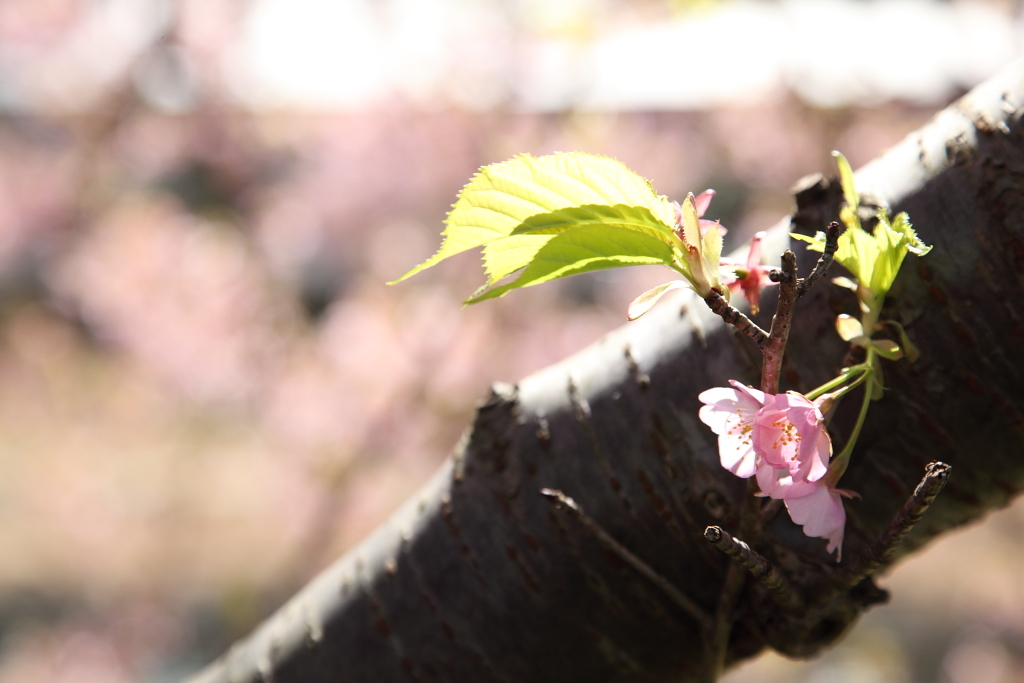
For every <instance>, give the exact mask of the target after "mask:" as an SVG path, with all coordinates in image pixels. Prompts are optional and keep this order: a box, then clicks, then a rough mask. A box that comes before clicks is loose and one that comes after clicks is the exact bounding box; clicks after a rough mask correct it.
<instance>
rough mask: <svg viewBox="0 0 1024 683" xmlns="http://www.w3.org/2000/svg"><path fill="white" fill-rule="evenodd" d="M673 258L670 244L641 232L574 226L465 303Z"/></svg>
mask: <svg viewBox="0 0 1024 683" xmlns="http://www.w3.org/2000/svg"><path fill="white" fill-rule="evenodd" d="M674 257H675V251H674V250H673V248H672V247H671V246H669V245H668V244H666V243H665V242H664V241H662V240H660V239H658V238H657V237H653V236H651V235H649V234H647V233H644V232H636V231H632V230H623V229H621V228H619V227H617V226H609V225H584V226H576V227H573V228H569V229H568V230H565V231H564V232H561V233H559V234H558V235H554V236H552V238H551V239H550V240H549V241H548V243H547V244H545V245H544V246H543V247H541V249H540V250H538V251H537V253H536V255H535V256H534V258H533V260H532V261H531V262H530V264H529V265H528V266H527V267H526V269H525V270H523V272H522V273H520V275H519V277H518V278H516V279H515V280H514V281H513V282H510V283H508V284H505V285H499V286H497V287H494V288H493V289H490V290H489V291H487V292H485V293H483V294H480V295H478V296H474V297H472V298H470V299H469V300H467V301H466V303H467V304H472V303H476V302H478V301H483V300H485V299H493V298H496V297H500V296H504V295H505V294H506V293H508V292H509V291H511V290H513V289H517V288H519V287H530V286H533V285H539V284H541V283H542V282H548V281H550V280H554V279H556V278H560V277H566V276H568V275H577V274H579V273H587V272H590V271H594V270H604V269H606V268H618V267H620V266H632V265H644V264H650V265H658V264H660V265H666V266H669V267H672V263H673V259H674Z"/></svg>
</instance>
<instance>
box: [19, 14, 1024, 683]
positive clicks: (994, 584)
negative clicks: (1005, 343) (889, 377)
mask: <svg viewBox="0 0 1024 683" xmlns="http://www.w3.org/2000/svg"><path fill="white" fill-rule="evenodd" d="M1022 49H1024V14H1022V3H1021V2H1020V1H1019V0H1016V1H1010V0H1005V1H998V0H988V1H983V0H973V1H957V2H941V1H938V0H893V1H882V0H876V1H856V0H792V1H790V0H785V1H777V2H776V1H769V0H759V1H754V0H748V1H741V0H736V1H726V0H721V1H717V2H716V1H713V0H705V1H703V2H702V1H698V0H691V1H687V0H560V1H559V2H552V1H551V0H177V1H174V0H0V681H3V682H4V683H50V682H60V683H65V682H68V683H70V682H74V683H79V682H82V683H91V682H94V681H95V682H97V683H100V682H102V683H121V682H123V681H141V682H143V683H158V682H159V683H164V682H167V683H170V682H172V681H177V680H180V679H181V678H182V677H184V676H186V675H188V674H190V673H192V672H194V671H195V670H197V669H198V668H199V667H201V666H202V665H203V664H204V663H206V662H207V661H209V660H211V659H212V658H213V657H215V656H216V655H218V654H219V653H220V652H221V651H222V650H224V649H225V648H226V647H227V646H228V645H229V644H230V642H231V641H233V640H234V639H236V638H238V637H240V636H243V635H244V634H246V633H247V632H248V631H249V630H250V629H251V628H252V627H253V626H254V625H255V624H257V623H258V622H259V621H260V620H261V619H262V618H264V617H265V616H267V615H268V614H269V613H270V612H271V611H272V610H273V609H274V608H276V607H277V606H279V605H280V604H281V602H282V601H283V600H284V599H286V598H287V597H288V596H289V595H290V594H291V593H292V592H294V591H295V590H296V589H297V588H298V587H300V586H301V585H302V584H303V583H305V582H306V581H307V580H308V579H309V578H311V577H312V576H313V575H314V574H315V573H316V572H318V571H319V570H320V569H322V568H323V567H325V566H326V565H327V564H328V563H329V562H330V561H331V560H332V559H333V558H335V557H337V556H338V555H339V554H340V553H342V552H343V551H344V550H345V549H347V548H349V547H351V546H352V545H353V544H355V543H356V542H357V541H359V540H360V539H361V538H362V537H363V536H364V535H365V534H366V533H367V532H368V531H369V530H371V529H372V528H373V527H374V526H375V525H376V524H378V523H379V522H380V521H381V520H382V519H383V518H384V517H386V516H387V515H388V514H389V513H390V512H391V511H392V510H393V509H394V508H395V507H396V506H397V505H398V504H399V503H400V502H401V501H402V500H404V499H405V498H406V497H407V496H408V495H410V494H411V493H412V492H413V491H414V490H415V489H416V488H418V487H419V486H420V485H421V484H422V483H423V482H424V481H425V480H426V478H427V477H428V476H429V475H430V474H431V473H432V472H433V471H434V470H435V469H436V468H437V467H438V465H439V464H440V463H441V461H442V460H443V459H444V457H445V456H446V455H447V454H448V452H449V451H450V449H451V447H452V446H453V444H454V443H455V442H456V440H457V438H458V436H459V434H460V432H461V431H462V429H463V428H464V427H465V425H466V424H467V422H468V420H469V419H470V418H471V416H472V412H473V406H474V403H475V402H476V401H477V400H478V399H479V398H481V397H482V396H484V395H485V394H486V392H487V390H488V387H489V386H490V384H491V383H492V382H494V381H498V380H501V381H513V382H514V381H516V380H517V379H519V378H521V377H523V376H524V375H526V374H528V373H530V372H533V371H535V370H537V369H539V368H542V367H544V366H545V365H547V364H549V363H552V362H554V361H557V360H559V359H561V358H563V357H565V356H566V355H568V354H570V353H572V352H574V351H576V350H578V349H580V348H582V347H583V346H585V345H587V344H589V343H591V342H593V341H595V340H596V339H597V338H599V337H600V336H601V335H602V334H604V333H606V332H608V331H610V330H612V329H614V328H615V327H617V326H619V325H620V324H622V323H624V322H625V309H626V305H627V304H628V302H629V301H630V300H632V298H633V297H634V296H636V294H637V293H639V292H641V291H644V290H645V289H647V288H648V287H650V286H653V285H655V284H658V283H660V282H662V281H663V280H664V279H665V273H663V272H660V271H659V270H658V269H657V268H653V267H652V268H638V269H623V270H619V271H607V272H605V273H596V274H591V275H589V276H578V277H575V278H570V279H568V280H563V281H559V282H557V283H555V284H552V285H548V286H546V287H540V288H535V289H528V290H523V291H518V292H515V293H514V294H512V295H511V296H509V297H507V298H505V299H502V300H500V301H496V302H489V303H487V304H485V305H483V306H477V307H472V308H469V309H465V310H463V309H462V308H461V301H462V300H463V299H464V298H465V297H466V296H467V295H468V294H470V293H471V292H472V291H473V290H474V289H475V288H476V287H477V286H478V285H480V284H481V283H482V282H483V275H482V271H481V269H480V267H479V260H478V258H477V256H476V255H475V254H465V255H463V256H461V257H458V258H455V259H451V261H449V262H445V263H444V264H442V265H441V266H438V267H437V268H434V269H431V270H430V271H427V272H426V273H423V274H421V275H419V276H417V278H416V279H414V280H412V281H410V282H407V283H403V284H402V285H399V286H397V287H386V286H385V285H384V282H385V281H387V280H391V279H394V278H395V277H396V276H398V275H400V274H401V273H403V272H405V271H406V270H407V269H408V268H410V267H411V266H412V265H414V264H416V263H418V262H420V261H422V260H423V259H424V258H426V257H427V256H429V255H430V254H431V253H433V251H434V250H435V249H436V247H437V245H438V243H439V237H438V234H439V233H440V231H441V229H442V227H443V223H442V222H443V219H444V216H445V212H446V211H447V209H448V208H449V206H450V204H451V203H452V202H453V201H454V199H455V196H456V193H457V192H458V190H459V189H460V188H461V187H462V186H463V185H464V184H465V183H466V182H467V181H468V179H469V178H470V176H471V175H472V174H473V172H474V171H475V170H476V169H477V168H478V167H479V166H481V165H483V164H487V163H492V162H496V161H500V160H504V159H506V158H508V157H510V156H512V155H514V154H517V153H521V152H530V153H533V154H537V155H539V154H545V153H550V152H553V151H569V150H580V151H587V152H592V153H598V154H606V155H610V156H613V157H616V158H619V159H621V160H622V161H624V162H625V163H626V164H627V165H629V166H630V167H632V168H633V169H635V170H637V171H638V172H640V173H641V174H643V175H645V176H647V177H649V178H651V179H653V181H654V185H655V188H656V189H657V190H658V191H659V192H661V193H664V194H667V195H669V196H670V197H674V198H677V199H678V198H682V197H683V196H684V194H685V193H686V192H688V191H693V192H700V191H701V190H704V189H705V188H708V187H713V188H715V189H716V190H717V191H718V195H717V196H716V199H715V201H714V202H713V203H712V206H711V210H710V211H709V214H708V216H709V217H711V218H721V219H722V221H723V223H724V224H725V225H726V226H727V227H728V228H729V229H730V233H729V237H728V239H729V240H730V244H729V245H727V247H736V246H739V245H740V244H741V243H742V242H744V241H745V240H747V239H749V237H750V236H751V235H752V233H753V232H754V231H756V230H760V229H765V228H768V227H770V226H771V225H773V224H775V223H776V222H777V221H778V220H779V219H780V218H782V217H783V216H784V215H785V214H786V213H788V212H789V211H790V210H791V200H790V198H789V194H788V190H789V188H790V186H791V185H793V184H794V183H795V182H796V181H797V180H798V179H799V178H800V177H801V176H803V175H805V174H808V173H812V172H819V171H822V172H827V173H831V171H832V168H833V164H832V160H831V158H830V156H829V152H830V151H831V150H832V149H840V150H842V151H843V152H844V153H845V154H846V155H847V156H848V157H849V159H850V160H851V162H852V164H853V166H854V167H857V166H859V165H860V164H862V163H864V162H866V161H868V160H869V159H871V158H872V157H874V156H875V155H877V154H878V153H880V152H881V151H883V150H884V149H886V148H887V147H888V146H890V145H892V144H893V143H895V142H897V141H899V140H900V139H901V138H902V137H903V136H904V135H906V134H907V133H909V132H911V131H913V130H914V129H916V128H917V127H919V126H920V125H922V124H923V123H924V122H926V121H927V120H928V119H929V118H930V117H931V115H932V114H933V113H934V112H935V111H936V110H938V109H940V108H942V107H943V106H945V105H946V104H948V103H949V102H951V101H952V100H953V99H955V98H956V97H958V96H959V95H961V94H963V93H964V92H965V91H966V90H967V89H969V88H970V87H972V86H974V85H975V84H977V83H979V82H980V81H982V80H984V79H985V78H987V77H988V76H990V75H992V74H994V73H995V72H996V71H998V70H999V69H1000V68H1001V67H1002V66H1004V65H1005V64H1006V63H1008V62H1009V61H1011V60H1012V59H1013V58H1015V57H1016V56H1017V55H1018V54H1020V53H1021V51H1022ZM665 305H668V304H665ZM1021 567H1024V505H1021V504H1018V505H1016V506H1015V507H1013V508H1011V509H1009V510H1006V511H1003V512H1001V513H999V514H997V515H993V516H992V517H991V518H990V519H989V520H987V521H986V522H984V523H983V524H981V525H977V526H975V527H973V528H971V529H967V530H964V531H961V532H958V533H956V534H951V535H950V536H949V537H948V538H947V539H946V540H944V541H942V542H940V543H938V544H936V545H934V546H933V547H931V548H930V549H929V550H927V551H926V552H924V553H921V554H919V555H917V556H915V557H914V558H913V559H911V560H910V561H908V562H906V563H905V564H904V565H902V566H901V567H900V568H899V569H898V570H897V571H896V572H895V573H894V574H893V575H892V576H891V577H889V578H887V579H886V580H884V581H883V584H884V585H887V586H888V587H889V588H891V589H893V591H894V595H895V599H894V601H893V603H892V604H891V605H890V606H887V607H883V608H877V609H876V610H875V611H874V612H872V613H870V614H869V615H868V616H867V617H866V618H865V619H864V620H863V622H862V624H861V625H860V626H859V627H858V628H857V629H856V630H855V631H854V632H853V634H852V635H851V636H850V637H849V638H848V639H847V640H846V641H844V643H843V644H842V645H840V646H839V647H837V648H835V649H834V650H832V651H831V652H829V653H828V654H826V655H825V656H824V657H822V658H820V659H818V660H815V661H813V662H810V663H793V662H787V661H785V660H783V659H781V658H779V657H776V656H772V655H767V656H765V657H763V658H761V659H760V660H758V661H756V662H755V663H753V664H749V665H746V666H745V667H743V668H741V669H739V670H737V671H736V672H735V673H734V674H732V676H731V677H730V678H729V680H730V681H732V682H734V683H737V682H739V681H748V680H756V681H769V682H770V681H806V682H808V683H810V682H815V683H820V682H822V681H830V682H836V681H838V682H840V683H842V682H843V681H858V682H859V683H864V682H868V683H870V682H872V681H885V682H887V683H904V682H916V681H922V682H923V681H943V682H949V683H967V682H970V683H1012V682H1016V683H1020V682H1021V681H1024V570H1022V569H1021Z"/></svg>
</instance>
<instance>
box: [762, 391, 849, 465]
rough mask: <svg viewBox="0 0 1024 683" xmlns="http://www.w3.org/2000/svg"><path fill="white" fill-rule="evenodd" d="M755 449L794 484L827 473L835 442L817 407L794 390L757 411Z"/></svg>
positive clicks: (777, 397)
mask: <svg viewBox="0 0 1024 683" xmlns="http://www.w3.org/2000/svg"><path fill="white" fill-rule="evenodd" d="M753 442H754V449H755V450H756V451H757V452H758V453H759V454H760V455H762V456H763V457H764V459H765V461H766V462H767V464H769V465H771V466H772V467H774V468H777V469H782V470H786V471H788V473H789V474H790V475H792V477H793V480H794V481H798V482H802V481H817V480H819V479H821V478H822V477H823V476H824V475H825V472H826V471H827V470H828V461H829V458H830V457H831V456H832V440H831V439H830V438H829V435H828V431H826V429H825V421H824V416H823V415H822V414H821V410H819V406H818V404H816V403H815V402H812V401H810V400H809V399H808V398H807V397H806V396H803V395H802V394H798V393H796V392H795V391H789V392H786V393H785V394H777V395H776V396H774V397H772V400H771V401H770V402H767V401H766V402H765V404H764V407H763V408H762V409H761V410H759V411H758V413H757V416H756V418H755V420H754V425H753Z"/></svg>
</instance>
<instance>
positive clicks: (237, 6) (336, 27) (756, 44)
mask: <svg viewBox="0 0 1024 683" xmlns="http://www.w3.org/2000/svg"><path fill="white" fill-rule="evenodd" d="M1016 5H1017V3H1014V2H992V1H990V2H985V1H982V0H957V1H954V2H941V1H938V0H867V1H865V0H780V1H779V2H765V1H763V0H734V1H722V2H685V1H677V2H675V3H671V2H663V3H654V2H639V3H623V2H613V1H612V0H565V1H561V2H546V1H544V0H514V1H504V2H503V1H500V0H252V1H251V2H248V3H241V2H236V1H234V0H185V1H184V2H180V3H174V2H170V1H169V0H152V1H146V2H143V1H142V0H91V1H84V0H83V1H81V2H72V1H70V0H67V1H62V0H45V1H43V2H38V3H3V4H2V5H0V35H2V36H3V38H4V40H3V41H2V43H0V106H2V107H4V108H6V109H9V110H15V111H26V110H28V111H41V110H46V111H52V110H54V109H57V110H76V109H83V108H87V107H88V106H89V104H90V103H91V102H93V101H94V100H95V98H96V97H97V96H99V94H100V93H101V92H102V91H103V89H104V88H106V87H108V86H110V85H111V84H112V83H114V82H116V79H117V76H118V75H119V74H121V73H123V72H124V71H125V70H126V69H132V70H135V71H136V72H137V78H138V81H139V82H140V83H142V89H143V91H144V92H145V93H147V95H148V97H149V98H150V99H151V100H152V102H153V103H154V104H155V105H157V106H159V107H162V108H164V109H167V110H171V111H187V110H188V109H189V106H190V104H191V102H192V101H193V98H190V96H189V91H190V90H191V89H194V88H197V87H201V86H202V82H203V81H205V82H207V83H208V84H209V83H217V85H218V87H221V88H224V89H225V90H226V91H227V92H230V93H231V94H232V96H233V97H234V98H236V100H237V102H239V103H241V104H243V105H244V106H246V107H248V108H251V109H252V110H255V111H266V110H277V109H289V110H294V109H300V110H314V111H315V110H321V111H330V110H351V109H363V108H367V107H372V106H374V105H376V104H379V103H380V102H382V101H385V100H389V99H392V98H396V97H397V98H402V99H404V100H407V101H409V102H412V103H414V104H417V105H421V106H424V107H428V108H439V107H441V108H443V107H445V106H459V107H467V108H470V109H476V110H483V109H487V108H491V107H494V106H504V107H509V108H511V109H513V110H515V111H525V112H551V111H563V110H582V111H634V110H645V111H649V110H680V109H686V110H693V109H708V108H713V107H720V106H728V105H738V104H752V103H756V102H759V101H770V100H772V99H774V98H778V97H780V96H781V95H782V94H783V93H784V92H785V91H787V90H792V91H793V92H795V93H797V94H798V95H799V96H800V97H801V98H802V99H804V100H805V101H806V102H808V103H811V104H813V105H815V106H819V107H844V106H851V105H857V106H870V105H872V104H877V103H881V102H885V101H888V100H893V99H900V100H903V101H909V102H913V103H921V104H926V103H935V102H942V101H944V100H946V99H948V98H949V97H950V96H951V95H952V94H954V93H956V92H959V91H962V90H964V89H967V88H970V87H971V86H973V85H975V84H977V83H978V82H980V81H982V80H984V79H985V78H986V77H988V76H990V75H992V74H993V73H995V72H996V71H997V70H998V69H999V67H1000V66H1002V65H1003V64H1006V63H1007V62H1009V61H1010V60H1011V59H1012V58H1013V57H1014V56H1016V55H1018V54H1019V53H1020V52H1021V51H1022V48H1024V24H1022V22H1021V19H1020V15H1019V12H1017V11H1016ZM83 14H85V15H87V18H86V20H81V15H83ZM72 20H75V24H76V25H75V28H74V30H73V31H72V32H71V33H70V34H69V35H65V34H63V33H62V31H61V30H60V28H61V23H62V22H64V21H68V22H70V21H72ZM227 24H230V25H231V26H232V29H231V30H230V31H227V32H225V31H224V30H222V29H223V28H224V26H225V25H227ZM40 25H42V26H44V27H49V28H51V29H52V30H50V31H45V30H44V31H38V30H36V29H37V28H38V27H39V26H40ZM172 25H173V26H175V28H174V31H175V35H174V36H170V41H169V44H173V43H174V41H176V40H177V41H184V42H187V43H190V44H196V43H200V44H202V43H203V42H204V41H205V42H206V43H207V45H206V46H205V47H206V49H207V51H208V52H209V53H210V56H211V59H210V61H208V62H204V63H202V64H189V63H187V61H186V60H187V58H185V57H184V56H183V54H182V53H181V52H174V51H171V52H170V53H168V54H167V55H165V56H164V57H163V58H162V60H156V61H155V60H153V59H152V58H150V59H148V60H147V61H146V63H139V62H138V61H137V58H138V56H139V55H140V54H141V53H142V52H143V51H144V50H145V49H146V47H147V46H148V44H149V43H150V42H151V41H152V40H153V38H154V36H159V35H161V34H163V33H164V32H166V31H167V30H168V29H169V28H170V27H171V26H172ZM48 36H49V37H50V38H52V40H48V39H47V37H48ZM190 54H194V53H190ZM157 62H158V63H157Z"/></svg>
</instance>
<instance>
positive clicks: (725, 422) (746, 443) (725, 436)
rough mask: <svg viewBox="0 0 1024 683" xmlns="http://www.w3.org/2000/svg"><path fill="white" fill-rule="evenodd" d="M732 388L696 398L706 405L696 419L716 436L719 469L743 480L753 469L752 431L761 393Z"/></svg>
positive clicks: (734, 383)
mask: <svg viewBox="0 0 1024 683" xmlns="http://www.w3.org/2000/svg"><path fill="white" fill-rule="evenodd" d="M732 385H733V386H734V387H735V388H734V389H729V388H726V387H715V388H713V389H708V390H707V391H704V392H702V393H701V394H700V396H698V397H697V398H698V399H700V401H701V402H703V403H705V404H706V405H705V406H703V407H702V408H701V409H700V412H699V413H698V417H699V418H700V420H701V422H703V423H704V424H706V425H707V426H708V427H710V428H711V431H713V432H714V433H715V434H718V454H719V458H720V459H721V462H722V467H724V468H726V469H727V470H729V471H730V472H732V473H733V474H735V475H737V476H739V477H743V478H744V479H745V478H747V477H750V476H752V475H753V474H754V469H755V466H756V461H757V454H756V453H755V452H754V449H753V442H752V440H751V432H752V430H753V420H754V417H755V416H756V415H757V411H758V410H760V408H761V404H762V403H761V401H762V398H763V397H764V394H763V393H762V392H760V391H757V390H756V389H751V388H750V387H747V386H744V385H743V384H740V383H739V382H736V381H732Z"/></svg>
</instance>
